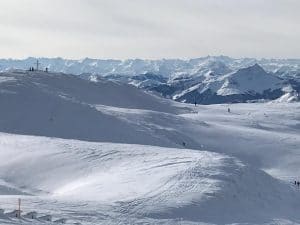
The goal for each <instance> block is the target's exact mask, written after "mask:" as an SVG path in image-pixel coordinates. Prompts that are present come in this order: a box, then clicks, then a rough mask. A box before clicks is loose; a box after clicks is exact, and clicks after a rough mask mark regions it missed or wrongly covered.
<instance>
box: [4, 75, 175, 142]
mask: <svg viewBox="0 0 300 225" xmlns="http://www.w3.org/2000/svg"><path fill="white" fill-rule="evenodd" d="M0 78H1V79H0V80H1V82H0V93H1V94H0V102H1V106H2V107H1V111H0V130H1V131H3V132H9V133H18V134H32V135H42V136H52V137H61V138H75V139H83V140H97V141H111V142H120V141H121V142H123V143H124V142H125V143H144V144H145V143H148V144H150V143H161V144H162V143H164V142H166V140H163V139H162V138H160V137H158V138H157V137H156V135H149V133H148V132H147V131H146V130H144V131H143V130H141V129H140V127H139V126H138V125H133V124H132V123H131V122H130V121H125V120H121V119H120V118H118V117H114V116H112V115H109V114H104V113H102V112H99V111H98V110H97V109H96V106H100V105H106V106H113V107H119V108H123V109H124V110H125V111H126V110H128V109H132V108H136V109H141V110H151V111H159V112H164V113H171V114H173V113H174V114H175V113H178V112H180V109H179V108H177V107H175V106H173V105H172V104H171V102H170V101H168V100H163V99H158V98H157V97H155V96H152V95H149V94H147V93H145V92H143V91H142V90H139V89H137V88H134V87H132V86H129V85H120V84H115V83H113V82H97V83H94V82H88V81H85V80H83V79H80V78H78V77H76V76H73V75H66V74H55V73H44V72H22V71H19V72H8V73H2V74H0ZM159 139H161V140H159Z"/></svg>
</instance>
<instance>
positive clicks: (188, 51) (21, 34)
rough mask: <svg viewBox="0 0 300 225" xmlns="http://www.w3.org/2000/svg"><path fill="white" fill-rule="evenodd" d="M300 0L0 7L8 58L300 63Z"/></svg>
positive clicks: (100, 0)
mask: <svg viewBox="0 0 300 225" xmlns="http://www.w3.org/2000/svg"><path fill="white" fill-rule="evenodd" d="M299 9H300V1H299V0H0V57H1V58H10V57H11V58H24V57H28V56H38V57H39V56H46V57H56V56H60V57H65V58H75V59H77V58H84V57H92V58H118V59H124V58H149V59H157V58H193V57H199V56H206V55H229V56H232V57H258V58H261V57H267V58H300V45H299V40H300V28H299V24H300V13H299Z"/></svg>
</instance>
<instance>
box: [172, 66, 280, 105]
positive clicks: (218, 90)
mask: <svg viewBox="0 0 300 225" xmlns="http://www.w3.org/2000/svg"><path fill="white" fill-rule="evenodd" d="M283 87H284V82H283V80H281V79H279V78H277V77H276V76H274V75H271V74H269V73H267V72H265V71H264V69H263V68H262V67H260V66H259V65H258V64H255V65H253V66H250V67H248V68H243V69H239V70H238V71H237V72H232V73H229V74H226V75H223V76H207V77H206V78H205V79H204V80H203V81H202V82H200V83H199V84H196V85H194V86H192V87H189V88H187V89H186V90H183V91H182V92H180V93H178V94H176V95H174V97H173V99H175V100H179V101H185V102H193V101H198V102H199V103H201V101H202V99H203V98H205V100H206V101H208V103H209V98H215V99H216V98H218V96H228V97H226V98H224V99H222V98H219V100H220V102H219V103H222V101H223V102H226V101H227V102H228V101H232V99H230V96H235V97H234V98H235V99H236V101H246V100H251V99H253V98H254V99H255V98H266V99H269V98H270V93H272V92H274V91H278V96H277V94H276V95H275V98H276V96H277V97H279V96H280V94H281V93H282V91H281V89H282V88H283ZM207 93H209V95H210V96H207ZM239 96H240V97H239ZM247 96H248V97H247ZM272 98H273V97H272V96H271V99H272ZM211 101H212V103H213V101H214V99H211Z"/></svg>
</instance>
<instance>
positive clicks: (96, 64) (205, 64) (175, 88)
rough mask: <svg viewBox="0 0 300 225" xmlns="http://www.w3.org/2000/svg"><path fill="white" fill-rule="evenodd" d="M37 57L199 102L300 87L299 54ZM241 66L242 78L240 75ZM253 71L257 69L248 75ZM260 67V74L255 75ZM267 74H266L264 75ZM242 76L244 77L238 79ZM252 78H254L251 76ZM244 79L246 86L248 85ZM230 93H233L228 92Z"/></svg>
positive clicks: (6, 64)
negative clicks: (282, 56) (269, 56)
mask: <svg viewBox="0 0 300 225" xmlns="http://www.w3.org/2000/svg"><path fill="white" fill-rule="evenodd" d="M36 60H37V59H36V58H28V59H24V60H12V59H8V60H4V59H2V60H0V71H9V70H10V69H12V68H18V69H27V68H28V67H29V66H33V65H35V63H36ZM39 62H40V63H41V67H42V68H46V67H47V68H49V70H50V71H54V72H63V73H72V74H77V75H80V77H81V78H84V79H86V80H92V81H94V82H95V81H97V80H103V78H105V79H106V80H110V81H113V82H118V83H123V84H130V85H133V86H136V87H138V88H143V89H146V90H150V91H154V92H157V93H159V94H160V95H162V96H164V97H168V98H172V99H174V100H177V101H184V102H189V103H194V102H195V101H197V102H198V103H200V104H212V103H226V102H245V101H249V100H259V99H270V100H273V99H276V98H278V97H280V96H281V95H283V94H285V93H284V92H282V91H281V90H280V89H282V88H284V87H285V86H286V85H291V86H292V87H293V88H294V90H296V91H299V89H300V60H297V59H260V60H257V59H253V58H242V59H233V58H230V57H226V56H208V57H203V58H196V59H190V60H180V59H163V60H141V59H134V60H133V59H129V60H99V59H89V58H86V59H83V60H65V59H62V58H54V59H49V58H40V59H39ZM258 65H259V66H258ZM253 66H254V67H253ZM255 67H256V68H255ZM247 68H248V69H247ZM251 68H252V69H251ZM243 69H245V70H249V71H248V72H247V71H245V70H243ZM263 70H264V71H263ZM244 72H245V73H246V75H245V76H247V77H246V78H242V75H243V73H244ZM252 72H253V73H255V74H253V75H251V74H250V73H252ZM259 73H260V74H261V75H258V74H259ZM234 74H235V75H234ZM266 74H270V75H269V76H266ZM272 76H273V77H272ZM275 76H276V77H278V78H280V79H283V81H284V82H280V81H276V82H277V84H278V85H277V86H276V87H274V82H275V81H274V80H278V78H275ZM268 78H269V79H270V80H268ZM242 79H245V80H244V81H242ZM251 79H252V81H251V82H249V81H250V80H251ZM245 82H246V83H248V85H250V86H249V87H246V86H245ZM239 85H241V86H239ZM254 86H255V87H254ZM230 95H231V97H229V96H230Z"/></svg>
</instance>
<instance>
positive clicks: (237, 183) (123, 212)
mask: <svg viewBox="0 0 300 225" xmlns="http://www.w3.org/2000/svg"><path fill="white" fill-rule="evenodd" d="M0 143H1V151H0V159H1V166H0V177H1V178H2V179H4V180H6V181H7V182H9V183H11V184H13V185H15V186H18V187H22V189H23V190H26V192H27V193H28V194H31V195H36V196H37V195H38V196H39V200H37V197H27V199H26V203H24V204H28V205H30V207H32V208H34V207H37V205H38V204H44V206H43V207H42V208H36V209H35V211H38V213H40V214H45V212H47V213H52V214H55V213H56V212H55V211H56V210H57V209H56V210H55V209H52V210H50V209H51V208H53V206H51V204H50V203H49V202H51V201H53V200H55V201H58V202H59V203H60V206H59V207H61V210H62V211H63V212H64V213H62V215H63V217H64V218H69V219H70V218H72V221H73V223H74V222H81V223H84V224H85V223H86V224H89V222H90V223H93V222H95V221H97V224H98V223H99V224H100V223H101V224H102V223H103V224H105V223H117V222H116V221H119V222H120V221H124V222H125V221H127V223H128V222H129V221H132V222H131V223H132V224H136V223H141V221H142V219H141V218H145V219H146V218H149V219H148V223H149V221H151V220H150V219H152V220H154V221H156V222H153V223H157V222H159V221H161V222H163V221H164V220H165V223H170V224H172V223H174V220H175V221H176V219H179V218H181V221H182V223H185V222H184V221H186V223H189V222H191V221H195V222H196V221H199V222H200V221H201V222H207V223H217V224H223V223H234V222H254V223H261V222H263V221H268V220H272V219H273V218H283V217H289V218H293V217H294V216H296V215H297V212H298V207H300V203H299V201H300V195H299V194H298V193H297V192H295V191H294V190H293V189H292V188H291V187H289V185H286V184H283V183H280V182H279V181H278V180H276V179H274V178H272V177H270V176H269V175H267V174H266V173H264V172H262V171H259V170H256V169H253V168H251V167H249V166H247V165H245V164H243V163H241V162H240V161H239V160H237V159H235V158H232V157H228V156H226V155H222V154H217V153H210V152H205V151H192V150H187V149H185V150H179V149H172V148H160V147H151V146H142V145H122V144H111V143H91V142H81V141H75V140H73V141H72V140H68V141H67V140H63V139H49V138H38V137H30V136H15V135H6V134H1V135H0ZM2 194H3V193H2ZM15 194H19V193H18V192H15ZM10 199H13V198H7V199H6V201H7V202H8V203H9V201H10ZM0 201H1V198H0ZM82 202H90V203H89V206H90V207H96V208H94V209H93V210H95V211H98V214H93V216H90V217H83V215H85V214H86V213H90V214H91V212H89V210H91V208H89V207H87V206H86V205H85V206H84V207H82V208H81V207H78V205H79V204H82ZM70 203H72V205H73V209H72V210H71V207H72V206H71V205H70ZM47 204H49V205H48V207H47ZM56 204H57V203H56ZM94 204H97V205H96V206H95V205H94ZM28 205H27V206H26V207H27V208H28V210H29V209H31V208H30V207H28ZM45 209H47V210H48V211H45ZM145 219H144V220H145ZM146 221H147V220H146ZM28 222H29V223H30V222H32V221H28ZM34 222H35V221H34V220H33V223H34ZM11 223H12V222H11ZM23 223H26V221H24V222H23ZM121 223H122V222H121ZM129 223H130V222H129Z"/></svg>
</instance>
